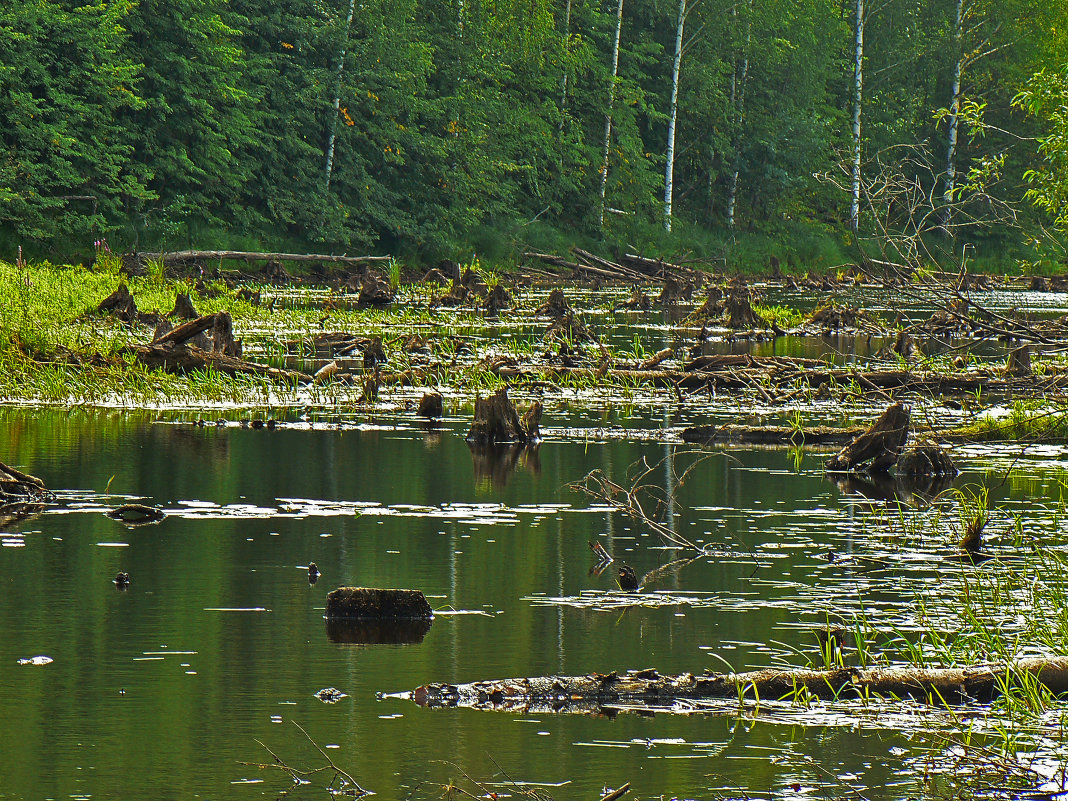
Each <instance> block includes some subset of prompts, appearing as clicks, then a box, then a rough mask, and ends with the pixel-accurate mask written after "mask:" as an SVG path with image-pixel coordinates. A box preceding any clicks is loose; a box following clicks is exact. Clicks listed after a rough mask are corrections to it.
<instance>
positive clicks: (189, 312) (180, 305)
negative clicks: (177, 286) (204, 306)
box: [167, 292, 200, 320]
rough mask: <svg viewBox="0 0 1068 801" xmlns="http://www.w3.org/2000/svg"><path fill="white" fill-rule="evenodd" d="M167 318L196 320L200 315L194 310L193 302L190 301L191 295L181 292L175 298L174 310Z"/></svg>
mask: <svg viewBox="0 0 1068 801" xmlns="http://www.w3.org/2000/svg"><path fill="white" fill-rule="evenodd" d="M167 316H168V317H175V318H178V319H180V320H195V319H196V318H197V317H199V316H200V315H199V314H197V310H196V309H194V308H193V301H191V300H190V299H189V293H188V292H179V293H178V294H177V295H176V296H175V298H174V308H173V309H171V313H170V314H168V315H167Z"/></svg>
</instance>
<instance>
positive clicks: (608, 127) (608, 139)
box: [600, 0, 623, 228]
mask: <svg viewBox="0 0 1068 801" xmlns="http://www.w3.org/2000/svg"><path fill="white" fill-rule="evenodd" d="M622 32H623V0H619V3H618V5H617V6H616V35H615V41H614V42H613V43H612V82H611V84H610V85H609V87H608V111H607V113H606V114H605V115H604V148H603V149H602V152H603V157H602V159H601V213H600V225H601V228H604V198H605V193H606V192H607V190H608V153H609V150H610V147H611V144H612V109H613V107H614V106H615V102H616V76H618V75H619V37H620V34H621V33H622Z"/></svg>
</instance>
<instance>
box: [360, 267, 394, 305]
mask: <svg viewBox="0 0 1068 801" xmlns="http://www.w3.org/2000/svg"><path fill="white" fill-rule="evenodd" d="M392 302H393V290H392V289H391V288H390V286H389V283H388V282H387V281H386V280H385V279H384V278H382V277H381V276H379V275H376V274H375V273H374V272H371V271H368V273H367V275H365V276H364V277H363V282H362V283H361V284H360V296H359V298H357V300H356V303H357V305H359V306H360V307H362V308H367V307H368V306H375V307H378V308H382V307H384V306H388V305H389V304H391V303H392Z"/></svg>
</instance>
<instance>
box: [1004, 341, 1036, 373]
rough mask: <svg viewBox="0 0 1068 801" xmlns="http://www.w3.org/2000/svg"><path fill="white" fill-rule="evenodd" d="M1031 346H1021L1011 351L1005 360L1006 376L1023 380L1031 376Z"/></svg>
mask: <svg viewBox="0 0 1068 801" xmlns="http://www.w3.org/2000/svg"><path fill="white" fill-rule="evenodd" d="M1031 373H1032V370H1031V346H1030V345H1021V346H1020V347H1018V348H1015V349H1013V350H1010V351H1009V355H1008V357H1007V358H1006V360H1005V375H1011V376H1013V377H1015V378H1022V377H1024V376H1029V375H1031Z"/></svg>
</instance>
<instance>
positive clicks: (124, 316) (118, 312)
mask: <svg viewBox="0 0 1068 801" xmlns="http://www.w3.org/2000/svg"><path fill="white" fill-rule="evenodd" d="M96 310H97V313H98V314H110V315H113V316H115V317H117V318H119V319H120V320H122V321H123V322H124V323H132V322H133V321H134V320H136V319H137V304H136V303H135V302H134V299H133V295H131V294H130V289H129V287H127V286H126V284H119V288H118V289H116V290H115V291H114V292H112V293H111V294H110V295H108V296H107V297H106V298H104V299H103V300H102V301H100V305H99V306H97V307H96Z"/></svg>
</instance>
